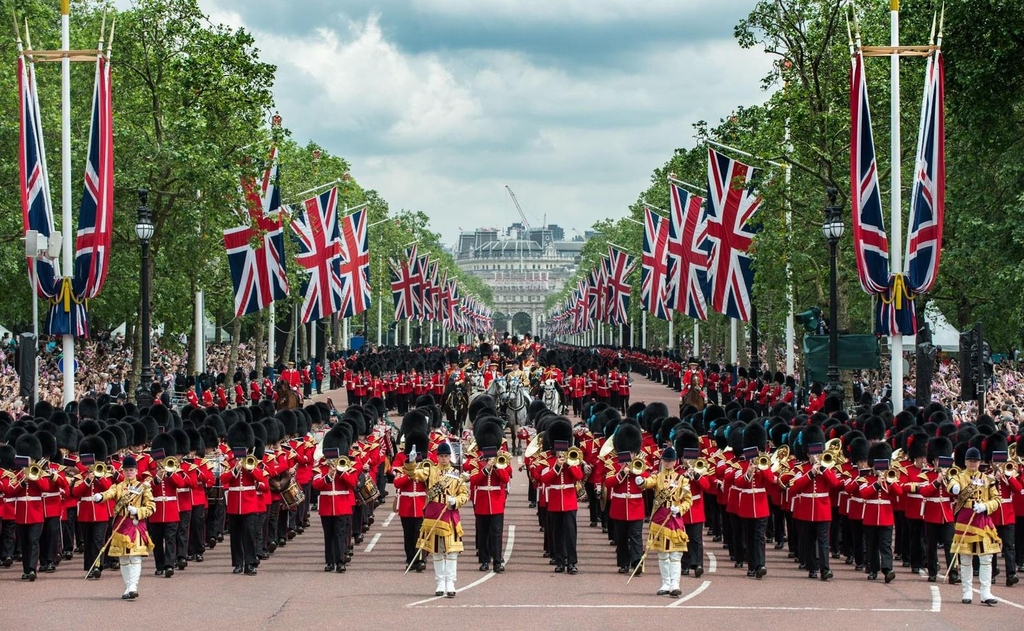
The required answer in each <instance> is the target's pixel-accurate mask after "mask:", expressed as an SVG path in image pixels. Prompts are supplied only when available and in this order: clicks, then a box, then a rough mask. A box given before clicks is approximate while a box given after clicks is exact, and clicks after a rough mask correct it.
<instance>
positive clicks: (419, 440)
mask: <svg viewBox="0 0 1024 631" xmlns="http://www.w3.org/2000/svg"><path fill="white" fill-rule="evenodd" d="M413 447H416V455H418V456H422V457H424V458H426V457H427V451H428V450H429V449H430V437H429V436H427V433H426V432H424V431H420V430H413V431H410V432H409V433H408V434H406V435H405V449H404V451H405V455H407V456H408V455H409V454H410V453H412V448H413Z"/></svg>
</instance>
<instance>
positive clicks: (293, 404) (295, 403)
mask: <svg viewBox="0 0 1024 631" xmlns="http://www.w3.org/2000/svg"><path fill="white" fill-rule="evenodd" d="M274 392H275V393H276V394H277V398H276V399H275V400H274V409H275V410H277V411H281V410H294V409H296V408H300V407H302V397H300V396H299V393H297V392H295V391H294V390H292V386H291V384H290V383H288V382H287V381H285V380H284V379H278V380H277V383H275V384H274Z"/></svg>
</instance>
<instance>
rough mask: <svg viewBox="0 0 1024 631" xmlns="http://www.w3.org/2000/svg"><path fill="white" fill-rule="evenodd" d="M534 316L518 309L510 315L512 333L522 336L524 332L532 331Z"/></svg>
mask: <svg viewBox="0 0 1024 631" xmlns="http://www.w3.org/2000/svg"><path fill="white" fill-rule="evenodd" d="M534 320H535V319H534V318H533V317H532V316H531V314H529V313H527V312H525V311H518V312H516V313H514V314H513V315H512V335H518V336H519V337H522V336H523V335H525V334H526V333H531V334H532V333H533V323H534Z"/></svg>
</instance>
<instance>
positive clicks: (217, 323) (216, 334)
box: [213, 310, 234, 374]
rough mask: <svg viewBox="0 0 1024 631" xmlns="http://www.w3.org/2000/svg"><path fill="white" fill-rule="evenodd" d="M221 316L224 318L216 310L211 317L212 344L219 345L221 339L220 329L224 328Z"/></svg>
mask: <svg viewBox="0 0 1024 631" xmlns="http://www.w3.org/2000/svg"><path fill="white" fill-rule="evenodd" d="M223 316H224V314H223V312H221V311H220V310H218V311H217V313H215V314H214V316H213V323H214V329H213V343H214V344H220V343H221V341H222V339H223V336H222V335H221V329H222V328H223V326H224V317H223ZM232 374H234V371H232Z"/></svg>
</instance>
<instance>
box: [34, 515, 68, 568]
mask: <svg viewBox="0 0 1024 631" xmlns="http://www.w3.org/2000/svg"><path fill="white" fill-rule="evenodd" d="M62 548H63V546H62V545H61V541H60V517H47V518H46V519H44V520H43V532H42V534H41V535H40V536H39V563H40V565H48V564H51V563H56V562H57V557H58V556H59V555H60V553H61V552H62V551H63V549H62Z"/></svg>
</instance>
